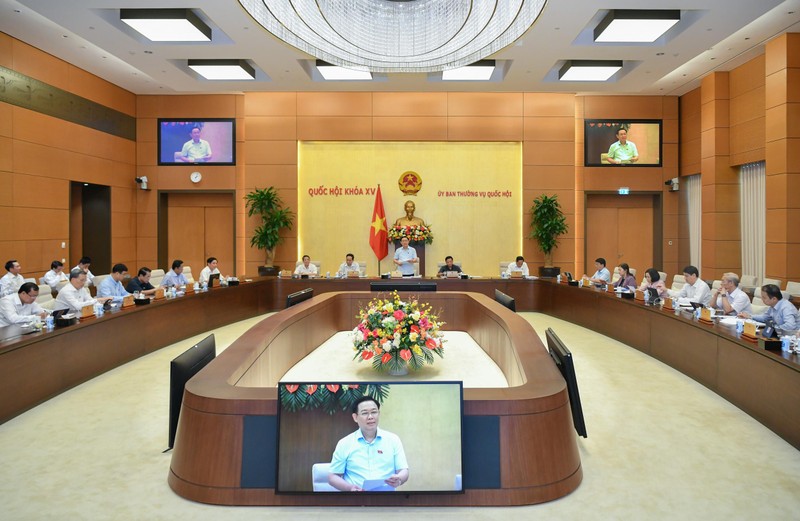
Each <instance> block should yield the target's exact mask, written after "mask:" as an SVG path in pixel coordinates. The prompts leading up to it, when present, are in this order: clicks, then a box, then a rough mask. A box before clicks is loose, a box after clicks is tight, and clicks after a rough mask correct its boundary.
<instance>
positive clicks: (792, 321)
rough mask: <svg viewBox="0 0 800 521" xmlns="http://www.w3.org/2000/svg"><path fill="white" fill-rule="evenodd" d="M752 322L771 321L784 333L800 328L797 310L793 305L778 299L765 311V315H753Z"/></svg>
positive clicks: (783, 299)
mask: <svg viewBox="0 0 800 521" xmlns="http://www.w3.org/2000/svg"><path fill="white" fill-rule="evenodd" d="M753 320H757V321H758V322H766V321H767V320H772V321H773V322H775V325H776V326H777V327H779V328H781V329H783V330H784V331H794V330H795V329H797V328H798V327H800V324H799V322H800V321H799V320H798V316H797V309H795V307H794V304H792V303H791V302H789V301H788V300H786V299H785V298H782V299H780V300H779V301H778V303H777V304H775V306H773V307H770V308H769V309H767V312H766V313H762V314H760V315H753Z"/></svg>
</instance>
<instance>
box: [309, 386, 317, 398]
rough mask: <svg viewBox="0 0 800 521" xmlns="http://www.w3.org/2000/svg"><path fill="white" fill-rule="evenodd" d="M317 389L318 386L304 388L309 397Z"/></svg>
mask: <svg viewBox="0 0 800 521" xmlns="http://www.w3.org/2000/svg"><path fill="white" fill-rule="evenodd" d="M318 387H319V386H318V385H309V386H308V387H306V392H307V393H308V395H309V396H311V395H312V394H314V393H315V392H317V388H318Z"/></svg>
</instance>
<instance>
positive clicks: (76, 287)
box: [53, 270, 110, 313]
mask: <svg viewBox="0 0 800 521" xmlns="http://www.w3.org/2000/svg"><path fill="white" fill-rule="evenodd" d="M85 286H86V272H85V271H81V270H72V271H70V272H69V284H67V285H66V286H64V287H63V288H62V289H61V291H59V292H58V297H56V303H55V306H54V307H53V310H55V311H58V310H59V309H66V310H67V313H80V312H81V310H82V309H83V308H85V307H86V306H94V305H95V304H97V303H98V302H102V303H105V302H106V301H108V300H110V297H98V298H96V299H94V298H92V296H91V295H90V294H89V290H88V289H86V287H85Z"/></svg>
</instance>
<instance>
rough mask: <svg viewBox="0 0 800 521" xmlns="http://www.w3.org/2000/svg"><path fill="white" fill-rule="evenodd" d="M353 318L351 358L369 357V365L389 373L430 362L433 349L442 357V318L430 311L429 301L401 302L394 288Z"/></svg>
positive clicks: (431, 361) (403, 372)
mask: <svg viewBox="0 0 800 521" xmlns="http://www.w3.org/2000/svg"><path fill="white" fill-rule="evenodd" d="M356 317H357V318H359V319H360V320H361V322H359V324H358V326H356V328H355V329H353V347H354V349H355V351H356V354H355V356H354V357H353V359H354V360H355V359H358V361H359V362H360V361H362V360H371V361H372V367H373V368H374V369H375V370H377V371H380V372H383V371H388V372H389V374H395V375H400V374H406V373H407V372H408V368H409V367H410V368H412V369H414V370H417V369H420V368H421V367H422V366H424V365H425V364H432V363H433V353H436V354H437V355H439V356H440V357H442V358H443V357H444V345H443V344H444V339H443V338H442V332H441V331H440V328H441V326H442V325H443V324H444V322H441V321H439V319H438V317H437V316H436V315H435V314H433V312H432V311H431V306H430V304H420V303H419V302H418V301H416V300H411V301H409V302H405V301H402V300H400V296H399V295H398V294H397V292H396V291H395V292H394V293H392V295H391V296H390V297H389V298H385V299H383V298H380V297H378V298H374V299H372V300H371V301H370V302H369V304H368V305H367V307H366V308H364V309H362V310H361V311H360V313H359V314H358V315H356Z"/></svg>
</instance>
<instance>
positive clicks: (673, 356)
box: [0, 277, 800, 449]
mask: <svg viewBox="0 0 800 521" xmlns="http://www.w3.org/2000/svg"><path fill="white" fill-rule="evenodd" d="M375 280H378V279H363V278H357V279H341V280H340V279H285V278H284V279H281V278H275V277H264V278H257V279H254V280H253V281H251V282H243V283H242V284H240V285H239V286H236V287H227V288H218V289H217V288H215V289H212V290H210V291H208V292H203V293H198V294H189V295H187V296H184V297H179V298H176V299H168V300H162V301H154V302H153V303H152V304H150V305H147V306H136V307H134V308H130V309H123V310H120V311H118V312H115V313H107V314H106V315H105V316H103V317H100V318H91V319H88V320H86V321H84V322H81V323H80V324H77V325H74V326H69V327H64V328H56V329H55V330H54V331H50V332H47V331H43V332H36V333H32V334H21V332H20V331H15V330H14V329H7V328H0V396H2V397H3V399H2V400H1V401H0V422H6V421H8V420H9V419H11V418H14V417H15V416H17V415H19V414H21V413H23V412H25V411H26V410H28V409H30V408H32V407H34V406H36V405H37V404H39V403H42V402H43V401H45V400H47V399H49V398H51V397H53V396H55V395H57V394H59V393H61V392H63V391H65V390H67V389H70V388H72V387H74V386H76V385H78V384H80V383H82V382H85V381H87V380H89V379H91V378H93V377H95V376H97V375H100V374H102V373H104V372H106V371H108V370H110V369H113V368H115V367H118V366H120V365H122V364H124V363H126V362H129V361H131V360H133V359H135V358H138V357H140V356H143V355H145V354H148V353H151V352H153V351H155V350H157V349H160V348H162V347H164V346H167V345H170V344H173V343H175V342H177V341H179V340H182V339H185V338H188V337H191V336H193V335H197V334H201V333H203V332H205V331H208V330H210V329H213V328H216V327H220V326H223V325H226V324H230V323H233V322H236V321H239V320H244V319H246V318H250V317H253V316H258V315H260V314H263V313H267V312H270V311H278V310H280V309H283V308H284V306H285V302H286V297H287V296H288V295H289V294H291V293H294V292H296V291H299V290H302V289H305V288H312V289H313V290H314V293H315V295H320V294H324V293H327V292H348V291H369V288H370V282H374V281H375ZM429 280H430V279H426V282H427V281H429ZM382 282H386V281H382ZM397 282H398V283H399V284H402V283H414V282H419V279H411V280H400V281H397ZM436 283H437V289H438V291H448V292H473V293H481V294H484V295H487V296H489V297H492V298H493V297H494V291H495V290H496V289H498V290H500V291H502V292H503V293H506V294H507V295H510V296H511V297H513V298H514V299H515V300H516V307H517V311H536V312H541V313H546V314H548V315H551V316H554V317H557V318H560V319H563V320H566V321H569V322H571V323H574V324H577V325H579V326H583V327H586V328H588V329H591V330H593V331H596V332H598V333H600V334H603V335H606V336H608V337H611V338H614V339H616V340H619V341H620V342H623V343H625V344H627V345H629V346H631V347H633V348H635V349H638V350H640V351H642V352H643V353H645V354H647V355H649V356H652V357H654V358H656V359H658V360H660V361H662V362H664V363H666V364H667V365H669V366H671V367H673V368H675V369H677V370H679V371H681V372H682V373H684V374H686V375H687V376H689V377H691V378H693V379H694V380H696V381H698V382H699V383H701V384H703V385H704V386H706V387H707V388H709V389H711V390H712V391H714V392H716V393H717V394H719V395H720V396H722V397H723V398H725V399H727V400H728V401H730V402H731V403H733V404H734V405H736V406H738V407H739V408H741V409H742V410H743V411H745V412H746V413H748V414H749V415H751V416H752V417H753V418H755V419H757V420H758V421H760V422H761V423H763V424H764V425H765V426H767V427H768V428H770V429H771V430H772V431H774V432H775V433H776V434H778V435H779V436H781V437H782V438H783V439H785V440H786V441H787V442H789V443H790V444H792V445H793V446H794V447H796V448H799V449H800V407H797V404H798V403H800V359H799V358H800V357H798V355H797V354H788V353H782V352H780V351H777V352H774V351H765V350H763V349H760V348H759V347H758V345H757V344H753V343H750V342H748V341H746V340H744V339H742V338H740V337H739V336H738V335H737V334H736V331H735V328H733V327H727V326H723V325H719V324H715V325H705V324H703V323H700V322H699V321H697V320H695V319H693V317H692V315H691V313H686V312H679V313H678V314H676V313H674V312H672V311H666V310H662V309H659V308H656V307H652V306H645V305H644V304H642V303H640V302H638V301H634V300H624V299H620V298H616V297H615V295H614V294H613V293H607V292H603V291H598V290H595V289H586V288H578V287H573V286H567V285H564V284H556V283H555V281H552V280H544V279H540V280H518V279H469V280H463V279H437V280H436ZM556 332H557V331H556ZM619 370H620V371H624V370H626V369H625V368H624V367H620V368H619ZM578 378H579V379H580V374H579V375H578ZM166 399H167V397H165V400H166Z"/></svg>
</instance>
